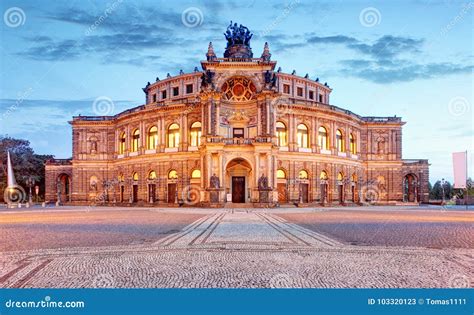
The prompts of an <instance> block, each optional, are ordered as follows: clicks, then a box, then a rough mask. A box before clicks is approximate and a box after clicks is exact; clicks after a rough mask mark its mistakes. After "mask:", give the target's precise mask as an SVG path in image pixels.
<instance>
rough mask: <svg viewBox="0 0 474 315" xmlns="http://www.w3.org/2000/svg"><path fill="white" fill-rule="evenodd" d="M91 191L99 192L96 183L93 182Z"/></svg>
mask: <svg viewBox="0 0 474 315" xmlns="http://www.w3.org/2000/svg"><path fill="white" fill-rule="evenodd" d="M90 189H91V191H93V192H97V183H96V182H95V181H92V182H91V184H90Z"/></svg>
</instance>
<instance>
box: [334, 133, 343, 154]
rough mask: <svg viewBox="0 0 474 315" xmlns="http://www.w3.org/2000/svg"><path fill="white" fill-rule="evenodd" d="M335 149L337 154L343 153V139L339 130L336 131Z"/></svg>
mask: <svg viewBox="0 0 474 315" xmlns="http://www.w3.org/2000/svg"><path fill="white" fill-rule="evenodd" d="M336 147H337V151H338V152H344V137H343V135H342V131H341V130H340V129H337V131H336Z"/></svg>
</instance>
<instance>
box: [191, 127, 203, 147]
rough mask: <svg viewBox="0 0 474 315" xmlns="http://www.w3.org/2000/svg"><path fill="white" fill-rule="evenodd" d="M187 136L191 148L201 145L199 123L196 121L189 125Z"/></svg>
mask: <svg viewBox="0 0 474 315" xmlns="http://www.w3.org/2000/svg"><path fill="white" fill-rule="evenodd" d="M189 136H190V141H189V142H190V144H191V146H192V147H198V146H199V145H200V144H201V122H199V121H196V122H194V123H193V124H192V125H191V130H190V132H189Z"/></svg>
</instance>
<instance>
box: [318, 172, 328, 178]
mask: <svg viewBox="0 0 474 315" xmlns="http://www.w3.org/2000/svg"><path fill="white" fill-rule="evenodd" d="M319 178H320V179H323V180H327V179H328V173H327V172H326V171H321V174H320V175H319Z"/></svg>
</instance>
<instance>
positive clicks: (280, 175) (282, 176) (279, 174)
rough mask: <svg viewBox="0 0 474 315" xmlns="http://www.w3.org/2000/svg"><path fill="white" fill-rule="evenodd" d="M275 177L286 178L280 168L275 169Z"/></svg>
mask: <svg viewBox="0 0 474 315" xmlns="http://www.w3.org/2000/svg"><path fill="white" fill-rule="evenodd" d="M277 178H278V179H285V178H286V173H285V171H284V170H282V169H278V170H277Z"/></svg>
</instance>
